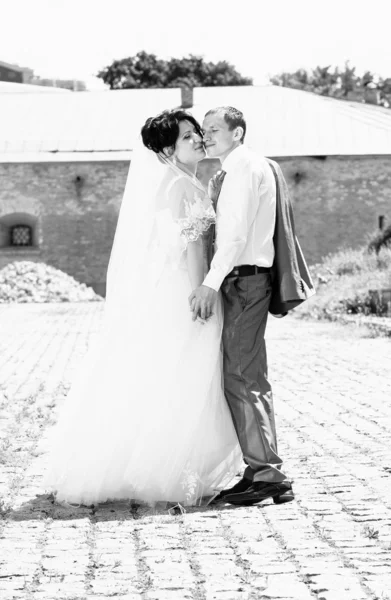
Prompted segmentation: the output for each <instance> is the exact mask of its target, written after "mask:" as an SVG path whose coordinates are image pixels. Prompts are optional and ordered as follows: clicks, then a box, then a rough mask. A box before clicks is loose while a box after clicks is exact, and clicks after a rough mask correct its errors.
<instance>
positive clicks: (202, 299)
mask: <svg viewBox="0 0 391 600" xmlns="http://www.w3.org/2000/svg"><path fill="white" fill-rule="evenodd" d="M216 298H217V292H216V290H214V289H213V288H210V287H208V286H206V285H200V286H199V287H198V288H196V289H195V290H194V291H193V292H192V293H191V294H190V296H189V304H190V309H191V310H192V312H193V321H195V320H196V319H197V317H198V315H199V316H200V317H201V319H209V317H210V316H211V315H212V311H213V306H214V303H215V302H216Z"/></svg>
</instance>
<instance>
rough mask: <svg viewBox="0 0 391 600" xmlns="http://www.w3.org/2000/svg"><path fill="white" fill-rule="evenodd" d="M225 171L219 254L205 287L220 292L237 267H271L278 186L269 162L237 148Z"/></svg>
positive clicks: (220, 202) (218, 212) (218, 227)
mask: <svg viewBox="0 0 391 600" xmlns="http://www.w3.org/2000/svg"><path fill="white" fill-rule="evenodd" d="M222 167H223V170H224V171H225V172H226V175H225V178H224V181H223V185H222V188H221V192H220V197H219V200H218V203H217V210H216V242H215V246H216V252H215V255H214V257H213V260H212V263H211V266H210V270H209V273H208V274H207V276H206V277H205V279H204V282H203V285H206V286H208V287H210V288H213V289H214V290H216V291H218V290H219V288H220V286H221V284H222V282H223V279H224V278H225V277H226V275H228V273H229V272H230V271H232V269H233V268H234V267H238V266H240V265H257V266H258V267H271V266H272V264H273V260H274V246H273V234H274V227H275V220H276V183H275V179H274V175H273V172H272V170H271V168H270V166H269V165H268V163H267V161H266V159H265V158H264V157H262V156H258V155H257V154H255V153H254V152H252V151H251V150H250V149H249V148H247V147H246V146H243V145H241V146H238V147H237V148H235V150H233V151H232V152H231V153H230V154H229V155H228V156H227V158H226V159H225V160H224V161H223V165H222Z"/></svg>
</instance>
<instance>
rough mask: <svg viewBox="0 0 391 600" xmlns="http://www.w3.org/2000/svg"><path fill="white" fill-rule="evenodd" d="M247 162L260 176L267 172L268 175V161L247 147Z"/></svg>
mask: <svg viewBox="0 0 391 600" xmlns="http://www.w3.org/2000/svg"><path fill="white" fill-rule="evenodd" d="M245 160H246V161H247V163H248V164H249V165H250V166H251V168H252V169H253V170H254V171H257V172H259V173H260V174H264V173H265V171H266V172H267V173H268V172H269V170H270V165H269V162H268V159H267V158H266V157H265V156H264V155H263V154H260V153H259V152H256V151H254V150H252V149H251V148H247V147H246V152H245Z"/></svg>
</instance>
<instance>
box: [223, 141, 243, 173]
mask: <svg viewBox="0 0 391 600" xmlns="http://www.w3.org/2000/svg"><path fill="white" fill-rule="evenodd" d="M244 152H246V146H244V145H243V144H241V145H240V146H237V147H236V148H235V149H234V150H232V152H230V153H229V154H228V156H227V158H225V159H224V160H223V162H222V168H223V170H224V171H225V172H227V171H228V170H229V169H232V168H233V167H234V166H235V164H236V163H237V162H238V160H239V159H240V157H241V156H242V155H243V153H244Z"/></svg>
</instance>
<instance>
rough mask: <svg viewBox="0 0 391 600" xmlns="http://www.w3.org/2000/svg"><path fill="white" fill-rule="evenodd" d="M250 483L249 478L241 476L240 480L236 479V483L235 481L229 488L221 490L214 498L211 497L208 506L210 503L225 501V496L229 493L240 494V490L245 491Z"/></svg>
mask: <svg viewBox="0 0 391 600" xmlns="http://www.w3.org/2000/svg"><path fill="white" fill-rule="evenodd" d="M252 484H253V482H252V481H251V479H246V478H245V477H243V478H242V479H241V480H240V481H238V483H236V484H235V485H234V486H232V487H231V488H227V489H226V490H221V492H220V493H219V494H218V496H216V497H215V498H213V500H211V502H209V506H210V505H212V504H218V503H219V502H225V497H226V496H228V495H229V494H241V493H242V492H245V491H247V490H248V489H249V488H250V487H251V486H252Z"/></svg>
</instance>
